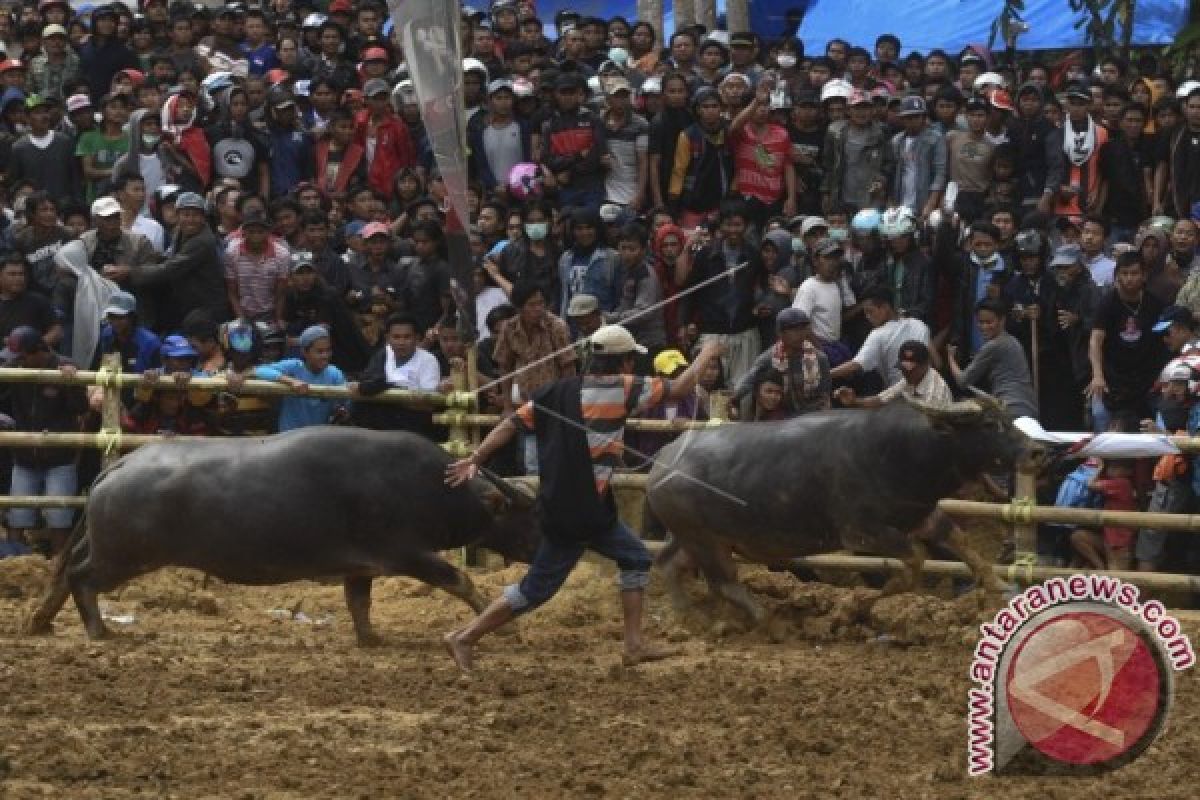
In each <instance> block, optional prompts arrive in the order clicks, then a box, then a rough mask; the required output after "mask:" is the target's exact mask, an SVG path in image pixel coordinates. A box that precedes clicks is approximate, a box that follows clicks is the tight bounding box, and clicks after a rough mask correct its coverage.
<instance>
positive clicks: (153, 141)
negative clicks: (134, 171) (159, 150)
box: [142, 133, 161, 147]
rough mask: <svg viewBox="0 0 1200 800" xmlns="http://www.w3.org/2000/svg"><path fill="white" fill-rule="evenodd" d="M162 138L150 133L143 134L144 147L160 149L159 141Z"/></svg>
mask: <svg viewBox="0 0 1200 800" xmlns="http://www.w3.org/2000/svg"><path fill="white" fill-rule="evenodd" d="M160 138H161V137H158V136H155V135H153V134H150V133H143V134H142V147H158V140H159V139H160Z"/></svg>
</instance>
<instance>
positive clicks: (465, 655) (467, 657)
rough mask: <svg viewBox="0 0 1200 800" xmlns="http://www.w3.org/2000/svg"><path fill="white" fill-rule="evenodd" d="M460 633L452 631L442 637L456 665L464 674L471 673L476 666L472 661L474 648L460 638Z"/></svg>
mask: <svg viewBox="0 0 1200 800" xmlns="http://www.w3.org/2000/svg"><path fill="white" fill-rule="evenodd" d="M459 633H460V631H450V633H447V634H446V635H445V636H443V637H442V642H443V644H445V645H446V652H448V653H449V654H450V657H451V658H453V659H454V663H455V664H457V665H458V668H459V669H461V670H462V671H463V672H470V671H471V668H472V667H473V666H474V664H473V660H472V654H471V650H472V646H471V645H469V644H467V643H466V642H464V641H462V640H461V639H459V638H458V636H459Z"/></svg>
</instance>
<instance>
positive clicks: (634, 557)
mask: <svg viewBox="0 0 1200 800" xmlns="http://www.w3.org/2000/svg"><path fill="white" fill-rule="evenodd" d="M585 550H591V551H593V552H596V553H599V554H600V555H602V556H604V557H605V558H610V559H612V560H613V561H615V562H617V568H618V569H619V570H620V574H619V575H618V576H617V585H618V586H619V587H620V589H621V591H623V592H624V591H629V590H633V589H644V588H646V584H648V583H649V582H650V566H651V564H652V563H653V559H652V558H651V557H650V552H649V551H648V550H646V545H644V544H642V540H641V539H639V538H638V537H637V534H635V533H634V532H633V531H631V530H630V529H629V526H628V525H626V524H625V523H624V522H621V521H620V520H618V521H617V523H616V524H615V525H613V527H612V528H610V529H609V530H608V532H607V533H603V534H601V535H599V536H596V537H593V538H592V539H589V540H587V541H580V542H564V541H559V540H557V539H549V538H544V539H542V543H541V544H540V545H539V546H538V550H537V553H536V554H535V555H534V557H533V561H531V562H529V571H528V572H526V573H525V577H524V578H522V579H521V582H520V583H517V584H513V585H511V586H506V587H504V599H505V600H507V601H508V604H509V605H510V606H512V609H513V611H515V612H516V613H518V614H521V613H524V612H526V611H532V610H533V609H535V608H537V607H538V606H540V605H542V604H543V603H545V602H546V601H547V600H549V599H550V598H551V597H554V595H555V594H557V593H558V590H559V589H560V588H562V585H563V582H564V581H565V580H566V579H567V576H568V575H570V574H571V570H573V569H575V565H576V564H578V563H579V559H580V558H582V557H583V553H584V551H585Z"/></svg>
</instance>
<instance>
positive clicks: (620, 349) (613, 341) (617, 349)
mask: <svg viewBox="0 0 1200 800" xmlns="http://www.w3.org/2000/svg"><path fill="white" fill-rule="evenodd" d="M590 341H591V343H592V352H594V353H596V355H601V356H623V355H626V354H628V353H645V352H646V348H645V347H642V346H641V345H640V344H638V343H637V342H636V341H634V338H633V334H631V333H630V332H629V331H627V330H625V328H623V327H621V326H620V325H605V326H603V327H601V328H600V329H599V330H598V331H596V332H595V333H593V334H592V335H591V339H590Z"/></svg>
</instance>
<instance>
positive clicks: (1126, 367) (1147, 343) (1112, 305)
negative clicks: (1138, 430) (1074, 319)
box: [1092, 288, 1167, 408]
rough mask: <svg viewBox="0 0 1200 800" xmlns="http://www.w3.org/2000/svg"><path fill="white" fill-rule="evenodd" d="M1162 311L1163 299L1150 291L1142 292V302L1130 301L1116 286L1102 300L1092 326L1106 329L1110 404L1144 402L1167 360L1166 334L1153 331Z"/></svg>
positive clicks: (1105, 351) (1106, 367) (1105, 346)
mask: <svg viewBox="0 0 1200 800" xmlns="http://www.w3.org/2000/svg"><path fill="white" fill-rule="evenodd" d="M1162 311H1163V305H1162V303H1160V302H1159V301H1158V300H1157V299H1155V298H1154V296H1153V295H1151V294H1150V293H1149V292H1143V293H1142V299H1141V302H1138V303H1126V302H1124V301H1123V300H1121V298H1120V296H1119V295H1118V294H1117V291H1116V289H1115V288H1113V289H1109V290H1108V291H1107V292H1105V293H1104V297H1103V298H1102V299H1101V300H1100V307H1099V308H1098V309H1097V311H1096V321H1095V323H1094V324H1093V326H1092V327H1093V329H1094V330H1102V331H1104V378H1105V380H1106V381H1107V383H1108V387H1109V392H1110V397H1109V398H1108V401H1109V402H1108V405H1109V407H1110V408H1112V407H1124V406H1127V405H1131V404H1132V405H1137V404H1140V403H1142V402H1143V401H1144V399H1145V398H1144V395H1145V394H1146V392H1148V391H1149V390H1150V385H1151V384H1152V383H1153V382H1154V379H1155V378H1156V377H1157V376H1158V373H1159V371H1160V370H1161V369H1162V366H1163V364H1164V363H1166V360H1167V351H1166V348H1165V347H1164V346H1163V341H1162V337H1161V336H1160V335H1159V334H1156V333H1154V331H1153V328H1154V326H1155V324H1157V323H1158V320H1159V317H1160V316H1161V314H1162ZM1126 401H1128V402H1126Z"/></svg>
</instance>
